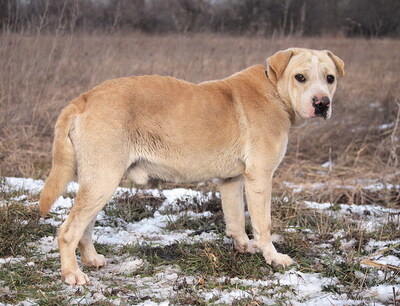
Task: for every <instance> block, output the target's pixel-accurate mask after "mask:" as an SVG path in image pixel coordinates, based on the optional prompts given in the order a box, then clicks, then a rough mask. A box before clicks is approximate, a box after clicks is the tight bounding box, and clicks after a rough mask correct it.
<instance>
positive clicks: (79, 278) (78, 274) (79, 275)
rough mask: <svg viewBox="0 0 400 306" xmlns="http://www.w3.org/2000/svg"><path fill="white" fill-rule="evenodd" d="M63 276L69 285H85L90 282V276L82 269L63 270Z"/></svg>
mask: <svg viewBox="0 0 400 306" xmlns="http://www.w3.org/2000/svg"><path fill="white" fill-rule="evenodd" d="M61 277H62V279H63V281H64V282H66V283H67V284H68V285H71V286H75V285H85V284H87V283H89V277H88V276H87V275H86V274H85V273H83V272H82V271H80V270H77V271H74V272H72V271H67V272H62V273H61Z"/></svg>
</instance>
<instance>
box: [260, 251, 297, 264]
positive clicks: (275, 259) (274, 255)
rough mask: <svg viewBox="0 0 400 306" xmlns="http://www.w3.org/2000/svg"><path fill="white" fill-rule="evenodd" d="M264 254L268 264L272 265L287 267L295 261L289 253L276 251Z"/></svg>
mask: <svg viewBox="0 0 400 306" xmlns="http://www.w3.org/2000/svg"><path fill="white" fill-rule="evenodd" d="M263 255H264V258H265V261H266V262H267V264H269V265H272V266H278V267H287V266H290V265H291V264H293V263H294V261H293V259H291V258H290V257H289V256H288V255H286V254H281V253H278V252H276V251H274V252H266V253H264V254H263Z"/></svg>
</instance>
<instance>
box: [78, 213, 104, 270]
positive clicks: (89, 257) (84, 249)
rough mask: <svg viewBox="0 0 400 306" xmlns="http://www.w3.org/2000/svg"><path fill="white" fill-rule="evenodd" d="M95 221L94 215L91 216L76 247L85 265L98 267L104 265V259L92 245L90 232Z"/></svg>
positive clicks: (91, 232)
mask: <svg viewBox="0 0 400 306" xmlns="http://www.w3.org/2000/svg"><path fill="white" fill-rule="evenodd" d="M95 222H96V217H94V218H93V220H92V221H91V222H90V223H89V225H88V226H87V227H86V229H85V231H84V232H83V235H82V238H81V240H80V241H79V244H78V248H79V252H80V253H81V260H82V263H83V264H84V265H85V266H88V267H96V268H99V267H103V266H105V265H106V259H105V257H104V256H103V255H101V254H97V252H96V249H95V247H94V245H93V241H92V234H93V227H94V224H95Z"/></svg>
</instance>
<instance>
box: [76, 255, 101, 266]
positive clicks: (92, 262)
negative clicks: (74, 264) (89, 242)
mask: <svg viewBox="0 0 400 306" xmlns="http://www.w3.org/2000/svg"><path fill="white" fill-rule="evenodd" d="M82 263H83V264H84V265H85V266H88V267H96V268H100V267H104V266H106V265H107V262H106V258H105V257H104V255H100V254H96V255H95V256H93V257H92V258H84V257H82Z"/></svg>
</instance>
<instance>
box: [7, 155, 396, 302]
mask: <svg viewBox="0 0 400 306" xmlns="http://www.w3.org/2000/svg"><path fill="white" fill-rule="evenodd" d="M321 167H323V168H328V167H332V164H331V163H330V162H326V163H324V164H322V165H321ZM5 182H6V185H7V186H6V187H5V188H6V189H8V190H13V189H14V190H25V191H27V192H29V193H30V194H37V193H39V192H40V191H41V189H42V188H43V186H44V183H43V181H40V180H33V179H22V178H6V179H5ZM364 183H365V184H364V185H363V188H364V189H369V190H381V189H385V188H399V186H393V185H385V184H382V183H377V182H364ZM285 185H287V186H288V187H290V188H292V189H293V190H294V191H295V192H301V191H302V190H303V189H304V188H305V187H304V186H300V185H296V184H293V183H291V182H285ZM337 187H338V188H342V187H343V188H349V189H351V188H354V186H346V185H343V186H337ZM307 188H312V189H315V190H317V189H320V188H326V186H325V185H324V184H322V183H316V184H310V185H307ZM78 189H79V186H78V184H76V183H71V184H69V185H68V188H67V190H68V191H69V192H76V191H77V190H78ZM125 192H128V193H131V194H135V193H137V192H145V193H149V194H151V195H153V196H164V197H165V201H164V202H163V204H162V205H161V207H160V208H159V209H158V210H157V211H156V212H155V213H154V215H153V216H152V217H150V218H146V219H142V220H140V221H138V222H126V221H124V220H122V219H120V220H115V219H114V221H118V222H117V224H118V226H113V227H111V226H108V225H107V224H109V223H107V220H108V218H109V216H106V215H105V213H104V212H101V213H100V214H99V216H98V221H99V222H98V225H97V226H96V227H95V228H94V235H93V239H94V241H96V242H97V243H101V244H108V245H112V246H114V247H115V248H120V247H122V246H124V245H127V244H138V243H147V244H149V245H151V246H157V245H159V246H162V245H170V244H173V243H176V242H179V243H182V242H185V243H196V242H203V241H214V240H216V239H218V235H217V234H216V233H214V232H203V233H200V234H198V233H196V234H194V231H193V230H190V229H186V230H179V231H169V230H167V229H166V228H165V227H166V225H167V224H168V222H170V221H174V220H176V219H178V218H179V217H182V216H187V217H190V218H192V219H193V218H202V217H204V218H209V217H211V216H212V213H211V212H209V211H206V212H203V213H196V212H193V211H181V212H179V210H181V209H182V207H180V206H179V205H178V204H177V200H184V201H187V202H191V201H192V200H193V198H194V197H196V198H200V197H201V198H205V199H207V198H208V197H211V196H212V194H211V193H206V194H204V193H202V192H199V191H195V190H190V189H184V188H176V189H171V190H163V191H159V190H155V189H150V190H146V191H138V190H136V189H131V188H118V189H117V191H116V193H115V195H114V197H117V196H118V195H121V194H122V193H125ZM217 196H219V195H218V194H217ZM16 199H17V200H18V201H26V202H27V204H30V205H31V204H36V203H37V202H29V197H27V196H26V195H20V196H18V197H16ZM73 201H74V200H73V199H71V198H69V197H59V198H58V199H57V201H56V202H55V204H54V205H53V207H52V209H51V212H52V213H53V217H51V218H48V219H45V220H42V222H43V223H47V224H51V225H53V226H57V227H58V226H59V225H60V224H61V223H62V222H63V220H65V218H66V217H67V215H68V213H69V211H70V209H71V207H72V206H73ZM304 204H305V205H306V207H308V208H310V209H317V210H319V211H321V212H323V213H326V214H328V215H329V216H332V217H337V216H345V217H349V218H351V217H355V216H356V217H357V218H356V219H357V220H358V222H359V225H360V229H365V230H371V231H372V230H373V229H374V227H375V226H378V225H379V224H381V223H382V222H385V220H386V221H387V218H388V216H389V215H398V214H400V209H394V208H385V207H381V206H374V205H349V204H336V205H333V204H331V203H317V202H311V201H304ZM168 211H178V212H177V213H174V214H166V213H165V212H168ZM298 230H299V229H297V228H295V227H288V228H286V231H287V232H291V231H293V232H296V231H298ZM300 230H301V231H302V232H304V234H305V235H307V237H308V235H310V237H311V236H312V235H315V233H313V232H312V230H311V229H307V228H305V229H304V228H302V229H300ZM398 230H400V228H399V229H398ZM332 234H333V239H336V238H341V241H340V246H339V249H340V250H341V251H342V252H343V253H347V252H350V251H351V250H352V249H354V246H355V245H357V243H358V240H356V239H354V238H353V239H350V238H348V239H349V240H346V239H345V238H344V237H345V236H346V231H345V230H343V229H342V230H339V231H337V232H336V233H332ZM273 238H274V239H273V240H274V241H283V239H284V238H283V236H282V235H274V237H273ZM224 241H225V242H231V241H230V239H228V238H225V239H224ZM328 242H329V243H320V244H316V245H315V247H318V248H319V249H327V250H330V249H331V248H332V247H333V240H332V241H328ZM331 242H332V243H331ZM399 242H400V240H392V241H375V240H369V241H368V243H367V244H366V245H365V250H366V251H368V252H371V253H373V252H376V251H378V250H382V249H383V248H387V247H390V246H392V245H394V244H396V243H399ZM31 245H32V247H33V248H35V251H36V252H38V253H40V254H42V257H41V259H42V260H46V259H47V258H54V257H59V254H58V252H57V251H58V244H57V239H56V238H55V237H52V236H48V237H42V238H40V239H39V240H38V241H37V242H36V243H32V244H31ZM371 260H374V261H375V262H377V263H381V264H385V265H393V266H400V254H398V253H396V251H394V250H393V251H392V252H391V253H390V254H380V255H377V256H375V257H374V258H371ZM342 261H343V258H341V257H337V258H334V259H333V262H334V263H339V262H342ZM17 263H22V264H24V265H25V266H33V265H34V261H33V260H32V259H31V258H24V257H8V258H0V267H2V266H4V265H5V264H11V265H12V264H17ZM146 264H147V263H146V261H145V260H143V259H140V258H136V257H134V256H131V255H129V254H125V255H118V256H114V257H113V258H111V260H109V261H108V262H107V266H106V267H104V268H102V269H100V270H98V271H91V272H90V278H91V284H90V285H88V286H86V289H85V290H81V291H79V290H80V289H77V288H73V287H68V286H66V285H64V287H63V290H64V292H68V293H69V296H71V299H70V300H69V301H68V303H70V304H92V303H96V302H101V301H107V302H108V303H112V304H114V305H123V304H125V303H126V300H125V299H126V296H124V294H123V293H121V294H119V295H118V298H114V299H112V300H110V299H108V296H109V295H110V292H111V288H110V287H108V286H107V285H106V284H105V283H104V281H103V280H104V278H106V277H112V281H113V283H120V284H121V286H122V287H123V286H127V285H130V286H132V287H134V288H137V292H134V294H133V295H134V296H135V298H139V299H140V298H147V297H149V299H148V300H134V302H132V303H134V304H137V305H169V304H170V302H169V299H171V297H173V296H174V292H175V289H174V288H175V287H174V286H175V285H176V283H179V282H180V281H181V280H182V277H184V278H185V282H186V283H187V284H188V285H187V286H189V288H194V290H196V293H197V294H198V295H199V296H201V297H202V298H204V299H205V300H206V301H211V300H212V303H214V304H232V303H233V302H234V301H235V300H238V299H244V298H249V299H252V298H256V299H257V300H260V301H262V303H264V304H267V305H269V304H276V301H275V297H276V296H282V297H283V298H284V299H285V301H289V304H291V305H320V306H322V305H353V304H354V305H359V304H360V300H352V299H350V298H349V297H348V296H347V295H346V294H337V293H333V292H327V291H325V288H327V287H330V286H341V285H340V282H339V280H338V279H336V278H327V277H324V276H322V273H317V272H315V271H314V273H305V272H301V271H296V269H297V268H296V269H294V268H293V269H290V270H287V271H285V272H281V273H279V272H276V273H274V274H273V275H272V276H268V277H265V278H263V279H257V280H253V279H240V278H237V277H232V278H230V279H229V282H230V284H232V285H233V286H232V288H228V289H227V288H225V287H223V286H216V287H215V288H197V287H195V286H196V279H195V276H190V275H182V272H181V271H180V270H179V269H178V268H177V267H169V266H165V267H163V269H162V270H160V271H157V272H158V273H155V274H154V275H153V276H151V277H150V276H148V277H141V276H136V274H135V272H136V271H138V270H139V269H141V268H142V267H143V266H145V265H146ZM300 268H301V267H300ZM360 270H361V268H360ZM46 273H47V272H46ZM50 273H57V274H58V273H59V271H56V272H54V271H50ZM354 273H355V277H356V278H357V279H359V280H360V281H363V280H365V278H366V277H367V276H368V275H367V273H366V272H365V270H364V271H355V272H354ZM132 274H133V275H134V276H132ZM386 277H387V272H385V273H384V272H382V271H377V272H376V278H377V279H378V280H379V281H380V282H384V281H385V279H386ZM216 281H217V282H220V283H221V284H223V283H224V282H225V277H222V278H219V279H217V280H216ZM1 285H2V284H1V281H0V286H1ZM395 286H397V287H395V290H397V292H398V293H397V295H400V292H399V287H398V284H397V285H395ZM282 287H287V288H288V289H287V290H285V291H280V290H281V288H282ZM223 288H225V289H223ZM393 288H394V286H393V285H390V284H379V285H377V286H372V287H370V288H367V289H366V290H365V291H364V292H363V295H362V298H363V299H368V301H370V300H371V301H373V303H374V304H375V305H380V303H390V301H391V300H392V299H393ZM153 299H154V300H156V301H157V302H155V301H154V300H153ZM33 304H35V301H32V300H30V299H27V300H25V301H24V302H22V303H21V305H33ZM0 305H1V303H0Z"/></svg>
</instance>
